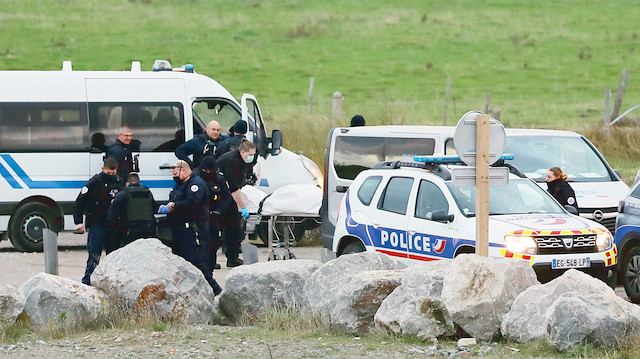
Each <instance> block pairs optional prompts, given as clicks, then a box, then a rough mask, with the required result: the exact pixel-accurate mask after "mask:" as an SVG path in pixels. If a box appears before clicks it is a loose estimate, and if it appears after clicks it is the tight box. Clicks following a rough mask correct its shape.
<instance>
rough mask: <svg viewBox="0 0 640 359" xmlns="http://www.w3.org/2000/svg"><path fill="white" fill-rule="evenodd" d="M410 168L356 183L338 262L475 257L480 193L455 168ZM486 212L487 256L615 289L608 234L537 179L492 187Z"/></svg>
mask: <svg viewBox="0 0 640 359" xmlns="http://www.w3.org/2000/svg"><path fill="white" fill-rule="evenodd" d="M406 165H407V166H408V167H403V163H402V162H397V161H396V162H384V163H381V164H378V165H377V166H375V167H374V168H373V169H371V170H366V171H363V172H361V173H360V174H359V175H358V176H357V177H356V178H355V180H354V182H353V184H352V185H351V186H350V187H349V190H348V191H347V193H346V195H345V197H344V198H343V200H342V203H341V205H340V210H339V212H338V217H337V222H336V223H337V226H336V230H335V233H334V237H333V251H334V252H336V254H337V255H341V254H345V253H352V252H358V251H365V250H367V251H376V252H381V253H386V254H388V255H391V256H394V257H396V258H399V259H400V260H402V261H405V262H416V261H430V260H439V259H451V258H453V257H455V256H457V255H458V254H460V253H473V252H475V245H476V243H475V238H476V230H475V228H476V223H475V222H476V219H475V211H476V205H475V198H476V195H475V187H474V186H469V187H457V186H454V185H453V183H452V181H451V172H450V170H451V169H452V168H453V167H452V166H451V165H432V164H416V163H407V164H406ZM417 167H421V168H417ZM489 211H490V215H489V255H490V256H496V257H513V258H521V259H524V260H527V261H528V262H529V264H530V265H532V266H533V268H534V270H535V271H536V273H537V274H538V277H539V278H540V280H541V281H547V280H550V279H552V278H555V277H557V276H559V275H560V274H562V273H563V272H564V271H566V270H567V269H570V268H576V269H578V270H581V271H584V272H587V273H589V274H591V275H593V276H595V277H597V278H600V279H602V280H603V281H605V282H607V283H608V284H610V285H613V284H615V271H614V270H613V269H614V266H615V264H616V253H617V251H616V248H615V245H614V243H613V237H612V235H611V233H610V232H609V231H608V230H607V229H606V228H605V227H604V226H602V225H601V224H599V223H596V222H593V221H591V220H588V219H585V218H581V217H579V216H576V215H572V214H570V213H569V212H568V211H567V210H566V209H565V208H563V207H562V206H561V205H560V204H559V203H558V202H557V201H556V200H555V199H553V197H551V196H550V195H549V194H548V193H547V192H546V191H545V190H543V189H542V188H541V187H540V186H538V185H537V184H536V183H535V182H533V181H532V180H530V179H528V178H521V177H518V176H515V175H513V174H511V175H510V180H509V182H508V184H507V185H506V186H491V187H490V194H489Z"/></svg>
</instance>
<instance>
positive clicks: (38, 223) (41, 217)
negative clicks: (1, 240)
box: [9, 202, 55, 252]
mask: <svg viewBox="0 0 640 359" xmlns="http://www.w3.org/2000/svg"><path fill="white" fill-rule="evenodd" d="M54 223H55V213H54V212H53V210H52V209H51V208H49V206H47V205H46V204H44V203H40V202H31V203H27V204H24V205H22V206H20V207H19V208H18V209H17V210H16V211H15V212H14V213H13V215H12V216H11V221H10V223H9V240H11V243H12V244H13V246H14V247H15V248H16V249H17V250H19V251H22V252H42V239H43V234H42V233H43V230H44V229H45V228H49V229H51V230H55V229H54Z"/></svg>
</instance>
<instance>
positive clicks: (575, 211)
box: [564, 204, 578, 216]
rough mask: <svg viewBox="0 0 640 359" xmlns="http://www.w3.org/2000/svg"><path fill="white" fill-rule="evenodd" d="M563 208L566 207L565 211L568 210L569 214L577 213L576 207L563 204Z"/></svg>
mask: <svg viewBox="0 0 640 359" xmlns="http://www.w3.org/2000/svg"><path fill="white" fill-rule="evenodd" d="M564 209H566V210H567V211H569V213H571V214H575V215H576V216H577V215H578V210H577V209H576V207H574V206H571V205H568V204H565V205H564Z"/></svg>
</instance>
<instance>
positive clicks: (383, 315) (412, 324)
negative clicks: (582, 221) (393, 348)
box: [375, 261, 457, 339]
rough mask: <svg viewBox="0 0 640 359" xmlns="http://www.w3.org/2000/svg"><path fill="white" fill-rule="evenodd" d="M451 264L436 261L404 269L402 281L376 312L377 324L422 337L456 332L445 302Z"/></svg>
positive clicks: (449, 334)
mask: <svg viewBox="0 0 640 359" xmlns="http://www.w3.org/2000/svg"><path fill="white" fill-rule="evenodd" d="M449 267H450V262H449V261H433V262H427V263H423V264H417V265H414V266H411V267H409V268H407V269H405V272H404V276H403V278H402V284H400V286H398V287H397V288H396V289H395V290H394V291H393V292H392V293H391V294H390V295H389V296H388V297H387V298H386V299H385V300H384V301H383V302H382V305H380V308H379V309H378V311H377V312H376V315H375V322H376V324H377V325H379V326H380V327H382V328H385V329H387V330H389V331H391V332H393V333H395V334H399V335H411V336H417V337H418V338H421V339H428V338H436V337H447V336H452V335H455V334H456V332H457V327H456V325H455V323H453V320H452V319H451V316H450V315H449V312H448V311H447V308H446V306H445V304H444V303H443V302H442V285H443V281H444V278H446V277H447V276H448V275H449Z"/></svg>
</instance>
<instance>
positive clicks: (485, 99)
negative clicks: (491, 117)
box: [482, 94, 491, 114]
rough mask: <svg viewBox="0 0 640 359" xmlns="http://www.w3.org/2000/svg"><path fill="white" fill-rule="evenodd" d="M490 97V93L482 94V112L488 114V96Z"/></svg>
mask: <svg viewBox="0 0 640 359" xmlns="http://www.w3.org/2000/svg"><path fill="white" fill-rule="evenodd" d="M490 97H491V95H489V94H486V95H484V111H482V112H484V113H486V114H488V113H489V98H490Z"/></svg>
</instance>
